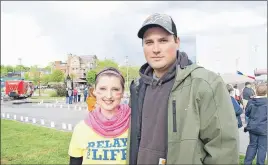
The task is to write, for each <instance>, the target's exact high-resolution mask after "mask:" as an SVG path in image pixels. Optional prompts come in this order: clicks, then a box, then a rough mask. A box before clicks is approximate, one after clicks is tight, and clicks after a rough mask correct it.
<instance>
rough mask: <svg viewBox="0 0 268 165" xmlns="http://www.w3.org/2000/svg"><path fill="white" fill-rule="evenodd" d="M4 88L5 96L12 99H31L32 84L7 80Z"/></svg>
mask: <svg viewBox="0 0 268 165" xmlns="http://www.w3.org/2000/svg"><path fill="white" fill-rule="evenodd" d="M5 88H6V89H5V93H6V95H8V96H9V97H11V98H13V99H21V98H27V97H31V96H32V94H33V92H34V85H33V83H32V82H31V81H25V80H7V81H5Z"/></svg>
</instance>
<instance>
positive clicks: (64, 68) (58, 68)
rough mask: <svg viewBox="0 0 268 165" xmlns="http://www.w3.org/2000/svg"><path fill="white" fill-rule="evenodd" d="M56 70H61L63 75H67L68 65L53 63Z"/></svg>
mask: <svg viewBox="0 0 268 165" xmlns="http://www.w3.org/2000/svg"><path fill="white" fill-rule="evenodd" d="M53 67H54V69H57V70H61V71H62V72H63V73H65V74H66V75H67V63H64V62H62V61H55V62H54V63H53Z"/></svg>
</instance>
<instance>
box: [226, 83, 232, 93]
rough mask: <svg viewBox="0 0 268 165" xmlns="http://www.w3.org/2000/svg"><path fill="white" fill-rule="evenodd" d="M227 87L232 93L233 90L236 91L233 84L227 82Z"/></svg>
mask: <svg viewBox="0 0 268 165" xmlns="http://www.w3.org/2000/svg"><path fill="white" fill-rule="evenodd" d="M226 88H227V90H228V92H229V93H231V92H232V91H234V88H233V86H232V85H231V84H227V85H226Z"/></svg>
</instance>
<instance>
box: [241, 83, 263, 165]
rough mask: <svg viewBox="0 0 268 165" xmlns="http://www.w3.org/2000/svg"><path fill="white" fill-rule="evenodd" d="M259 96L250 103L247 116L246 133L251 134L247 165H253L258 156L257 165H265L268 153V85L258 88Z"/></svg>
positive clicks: (246, 159)
mask: <svg viewBox="0 0 268 165" xmlns="http://www.w3.org/2000/svg"><path fill="white" fill-rule="evenodd" d="M256 94H257V96H256V97H255V98H252V99H251V100H249V101H248V104H247V106H246V116H248V117H249V121H248V124H247V126H246V127H245V128H244V131H245V132H247V131H248V132H249V139H250V140H249V141H250V142H249V145H248V147H247V152H246V157H245V160H244V164H245V165H251V164H252V161H253V159H254V158H255V156H256V154H257V164H258V165H264V164H265V159H266V153H267V107H268V99H267V84H260V85H258V86H257V88H256Z"/></svg>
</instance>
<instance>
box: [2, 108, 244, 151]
mask: <svg viewBox="0 0 268 165" xmlns="http://www.w3.org/2000/svg"><path fill="white" fill-rule="evenodd" d="M55 105H56V106H57V107H54V106H55ZM61 105H62V108H60V106H61ZM78 105H81V104H77V107H76V109H75V107H74V106H75V104H72V105H70V107H69V109H68V107H67V106H68V105H66V104H64V103H63V104H62V103H58V104H20V105H14V104H11V103H4V104H2V105H1V111H2V115H1V117H2V118H7V114H8V115H9V118H10V119H13V120H14V115H16V120H18V121H20V120H21V118H20V117H21V116H23V117H24V119H23V122H25V117H28V121H27V122H31V123H32V122H33V119H36V124H38V125H42V123H41V122H42V121H41V119H44V121H45V124H44V123H43V126H46V127H51V122H53V123H54V125H55V128H56V129H60V130H62V129H63V125H62V124H63V123H65V124H66V126H65V127H66V128H65V130H67V131H68V124H69V125H71V126H70V127H71V128H70V129H69V131H72V129H73V127H74V126H75V125H76V124H77V123H78V122H79V121H81V120H83V119H84V118H85V117H86V115H87V110H86V107H85V106H81V108H80V109H79V106H78ZM3 113H4V114H5V117H3ZM239 138H240V146H239V148H240V153H243V154H245V153H246V148H247V145H248V144H249V135H248V133H244V132H243V128H240V129H239Z"/></svg>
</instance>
